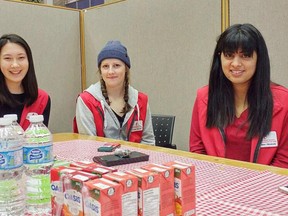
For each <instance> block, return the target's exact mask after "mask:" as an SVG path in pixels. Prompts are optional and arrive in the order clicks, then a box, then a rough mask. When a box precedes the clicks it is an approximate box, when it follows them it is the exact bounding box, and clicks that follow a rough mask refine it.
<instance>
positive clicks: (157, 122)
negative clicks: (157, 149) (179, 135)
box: [152, 114, 177, 149]
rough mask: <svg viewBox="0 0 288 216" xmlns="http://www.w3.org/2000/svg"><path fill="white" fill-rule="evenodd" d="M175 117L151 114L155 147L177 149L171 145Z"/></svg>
mask: <svg viewBox="0 0 288 216" xmlns="http://www.w3.org/2000/svg"><path fill="white" fill-rule="evenodd" d="M174 123H175V116H172V115H158V114H152V125H153V130H154V136H155V145H156V146H161V147H166V148H172V149H177V147H176V145H174V144H172V138H173V130H174Z"/></svg>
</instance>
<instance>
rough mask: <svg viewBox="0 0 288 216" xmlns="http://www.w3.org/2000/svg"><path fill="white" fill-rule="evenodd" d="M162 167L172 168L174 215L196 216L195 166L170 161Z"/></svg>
mask: <svg viewBox="0 0 288 216" xmlns="http://www.w3.org/2000/svg"><path fill="white" fill-rule="evenodd" d="M164 165H165V166H171V167H173V168H174V176H175V177H174V188H175V207H176V215H177V216H182V215H183V216H191V215H196V195H195V193H196V189H195V166H194V165H192V164H186V163H182V162H179V161H171V162H168V163H165V164H164Z"/></svg>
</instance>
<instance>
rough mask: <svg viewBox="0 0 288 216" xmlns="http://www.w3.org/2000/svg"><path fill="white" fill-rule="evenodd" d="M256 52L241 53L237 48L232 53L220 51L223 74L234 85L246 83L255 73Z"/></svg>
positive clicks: (248, 82)
mask: <svg viewBox="0 0 288 216" xmlns="http://www.w3.org/2000/svg"><path fill="white" fill-rule="evenodd" d="M256 64H257V53H256V52H255V51H254V52H253V53H252V54H250V55H249V54H246V53H243V52H242V51H241V50H238V51H237V52H234V53H229V52H226V53H223V52H222V53H221V65H222V70H223V72H224V75H225V76H226V78H227V79H228V80H230V81H231V82H232V84H233V85H234V86H235V85H247V86H249V84H250V81H251V79H252V77H253V75H254V74H255V71H256Z"/></svg>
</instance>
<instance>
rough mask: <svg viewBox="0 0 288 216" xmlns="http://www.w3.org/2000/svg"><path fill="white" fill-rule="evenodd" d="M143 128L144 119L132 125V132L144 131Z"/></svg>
mask: <svg viewBox="0 0 288 216" xmlns="http://www.w3.org/2000/svg"><path fill="white" fill-rule="evenodd" d="M142 130H143V121H142V120H139V121H135V122H134V124H133V127H132V132H135V131H142Z"/></svg>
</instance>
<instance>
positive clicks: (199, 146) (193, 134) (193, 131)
mask: <svg viewBox="0 0 288 216" xmlns="http://www.w3.org/2000/svg"><path fill="white" fill-rule="evenodd" d="M198 100H199V99H198V97H197V98H196V100H195V103H194V107H193V112H192V120H191V127H190V152H195V153H200V154H207V153H206V150H205V147H204V144H203V141H202V137H201V131H200V121H203V120H201V119H199V112H198V106H199V101H198Z"/></svg>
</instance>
